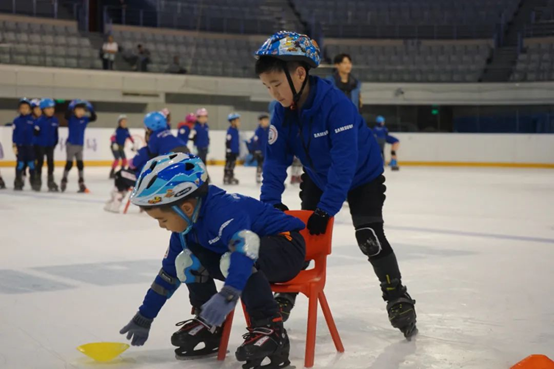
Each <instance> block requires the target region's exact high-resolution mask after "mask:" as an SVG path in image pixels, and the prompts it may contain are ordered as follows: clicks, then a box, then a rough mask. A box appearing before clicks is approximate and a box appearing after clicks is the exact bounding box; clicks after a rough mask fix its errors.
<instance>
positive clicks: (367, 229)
mask: <svg viewBox="0 0 554 369" xmlns="http://www.w3.org/2000/svg"><path fill="white" fill-rule="evenodd" d="M356 240H357V241H358V246H359V247H360V250H362V252H363V253H364V255H367V256H368V258H369V260H370V261H371V260H373V259H376V258H382V257H384V256H387V255H389V254H390V253H392V252H393V251H392V248H391V246H390V244H389V241H387V238H386V237H385V231H384V230H383V223H370V224H363V225H360V226H359V227H357V228H356Z"/></svg>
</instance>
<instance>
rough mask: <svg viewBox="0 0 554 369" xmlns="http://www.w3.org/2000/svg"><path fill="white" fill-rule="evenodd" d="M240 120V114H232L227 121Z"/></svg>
mask: <svg viewBox="0 0 554 369" xmlns="http://www.w3.org/2000/svg"><path fill="white" fill-rule="evenodd" d="M238 118H240V114H239V113H231V114H229V115H228V116H227V120H228V121H229V122H230V121H232V120H235V119H238Z"/></svg>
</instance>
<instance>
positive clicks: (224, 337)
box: [217, 309, 235, 361]
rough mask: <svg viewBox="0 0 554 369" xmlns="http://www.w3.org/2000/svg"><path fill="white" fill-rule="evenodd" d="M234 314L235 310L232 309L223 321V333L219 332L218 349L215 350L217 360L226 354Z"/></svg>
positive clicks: (222, 358) (223, 358)
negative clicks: (219, 341)
mask: <svg viewBox="0 0 554 369" xmlns="http://www.w3.org/2000/svg"><path fill="white" fill-rule="evenodd" d="M234 316H235V310H234V309H233V310H232V311H231V312H230V313H229V315H227V318H226V319H225V323H223V333H222V334H221V343H220V344H219V350H218V352H217V360H219V361H223V360H225V356H226V355H227V347H228V346H229V336H230V335H231V327H232V326H233V317H234Z"/></svg>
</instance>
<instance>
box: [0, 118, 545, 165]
mask: <svg viewBox="0 0 554 369" xmlns="http://www.w3.org/2000/svg"><path fill="white" fill-rule="evenodd" d="M130 131H131V134H132V136H133V138H134V139H135V142H136V146H137V148H138V147H142V146H143V145H144V138H143V137H144V130H143V129H138V128H137V129H135V128H133V129H130ZM173 132H174V134H175V133H176V131H175V130H174V131H173ZM59 133H60V140H59V144H58V146H57V147H56V151H55V159H56V165H64V163H65V141H66V138H67V128H66V127H61V128H60V132H59ZM113 133H114V129H112V128H94V127H89V128H87V130H86V132H85V151H84V159H85V165H88V166H108V165H111V163H112V161H113V156H112V153H111V150H110V137H111V135H112V134H113ZM225 136H226V132H225V131H219V130H212V131H211V132H210V140H211V145H210V152H209V153H208V162H209V164H212V165H223V164H224V163H225ZM394 136H396V137H397V138H398V139H399V140H400V149H399V150H398V158H399V164H400V165H403V166H451V167H455V166H468V167H469V166H472V167H512V168H514V167H516V168H552V169H554V134H534V135H533V134H461V133H394ZM250 137H252V131H241V133H240V139H241V157H240V159H244V157H245V156H246V154H247V149H246V145H245V144H244V140H246V139H249V138H250ZM132 147H133V144H132V143H131V142H130V141H128V142H127V145H126V147H125V151H126V154H127V158H128V159H130V158H132V157H133V156H134V153H133V152H132V151H131V148H132ZM189 148H191V149H192V143H191V142H189ZM385 156H386V158H387V161H388V160H389V159H390V146H388V147H387V148H386V150H385ZM15 160H16V158H15V155H14V153H13V151H12V128H11V127H0V167H13V166H15Z"/></svg>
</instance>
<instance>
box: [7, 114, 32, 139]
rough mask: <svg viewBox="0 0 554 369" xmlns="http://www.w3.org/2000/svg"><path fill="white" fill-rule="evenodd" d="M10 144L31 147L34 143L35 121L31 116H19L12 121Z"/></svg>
mask: <svg viewBox="0 0 554 369" xmlns="http://www.w3.org/2000/svg"><path fill="white" fill-rule="evenodd" d="M12 127H13V133H12V142H13V143H14V144H16V145H32V144H34V142H35V119H34V118H33V116H32V115H31V114H29V115H19V116H18V117H16V118H15V119H14V120H13V126H12Z"/></svg>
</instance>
